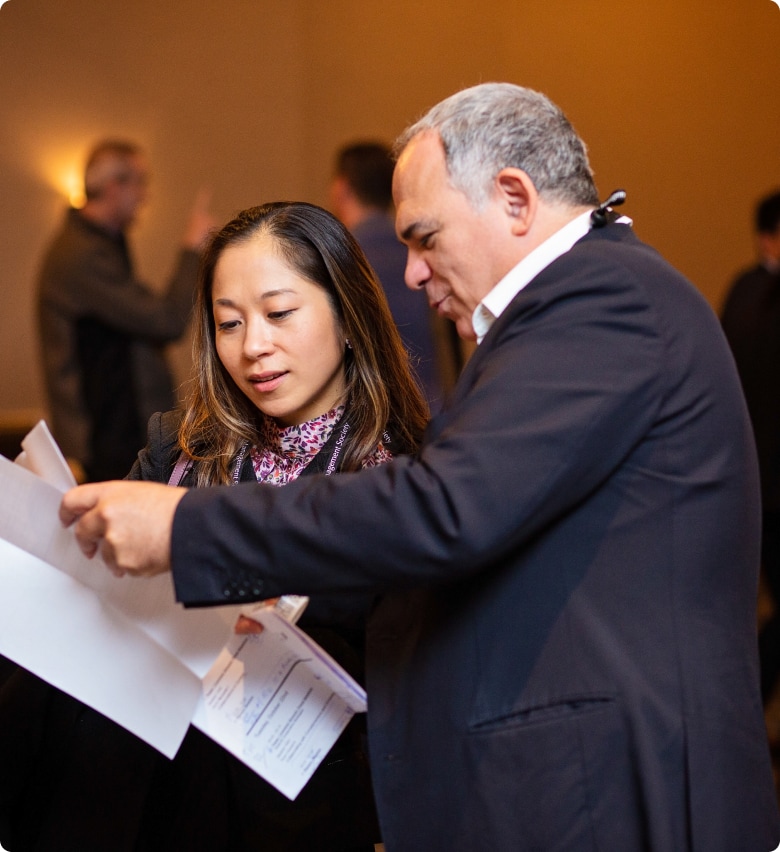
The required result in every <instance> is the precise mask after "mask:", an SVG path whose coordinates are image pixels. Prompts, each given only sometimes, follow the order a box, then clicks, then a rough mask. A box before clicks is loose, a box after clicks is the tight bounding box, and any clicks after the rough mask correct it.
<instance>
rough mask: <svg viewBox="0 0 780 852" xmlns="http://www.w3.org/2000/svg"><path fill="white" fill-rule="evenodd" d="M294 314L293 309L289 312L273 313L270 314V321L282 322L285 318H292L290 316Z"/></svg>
mask: <svg viewBox="0 0 780 852" xmlns="http://www.w3.org/2000/svg"><path fill="white" fill-rule="evenodd" d="M292 313H293V309H292V308H291V309H290V310H287V311H271V312H270V313H269V314H268V319H272V320H281V319H284V318H285V317H288V316H290V314H292Z"/></svg>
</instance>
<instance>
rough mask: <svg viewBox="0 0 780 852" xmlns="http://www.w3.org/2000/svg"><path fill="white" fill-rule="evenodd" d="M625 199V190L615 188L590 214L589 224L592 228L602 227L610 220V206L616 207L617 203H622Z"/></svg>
mask: <svg viewBox="0 0 780 852" xmlns="http://www.w3.org/2000/svg"><path fill="white" fill-rule="evenodd" d="M625 200H626V191H625V190H624V189H616V190H615V191H614V192H613V193H612V194H611V195H610V196H609V198H608V199H607V200H606V201H605V202H604V203H603V204H601V205H599V206H598V207H597V208H596V209H595V210H594V211H593V212H592V213H591V214H590V224H591V227H592V228H603V227H604V225H606V224H607V222H610V221H612V219H611V217H610V215H609V214H610V213H611V212H612V210H611V209H610V208H611V207H613V206H614V207H617V206H618V205H619V204H622V203H623V202H624V201H625Z"/></svg>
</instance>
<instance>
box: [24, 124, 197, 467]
mask: <svg viewBox="0 0 780 852" xmlns="http://www.w3.org/2000/svg"><path fill="white" fill-rule="evenodd" d="M148 180H149V174H148V167H147V163H146V158H145V156H144V154H143V152H142V151H141V149H140V148H139V146H138V145H136V144H135V143H133V142H127V141H122V140H107V141H104V142H101V143H99V144H98V145H96V146H95V148H94V149H93V150H92V152H91V154H90V155H89V158H88V160H87V164H86V169H85V173H84V187H85V194H86V199H87V201H86V204H85V205H84V207H82V208H81V209H79V210H76V209H70V210H68V211H67V212H66V214H65V219H64V221H63V223H62V226H61V228H60V230H59V231H58V233H57V234H56V235H55V237H54V238H53V240H52V242H51V244H50V246H49V248H48V250H47V252H46V254H45V257H44V259H43V264H42V267H41V271H40V277H39V283H38V322H39V337H40V346H41V356H42V363H43V370H44V380H45V387H46V394H47V398H48V409H49V418H50V426H51V429H52V432H53V434H54V437H55V438H56V440H57V442H58V443H59V445H60V448H61V449H62V451H63V453H64V454H65V456H66V458H68V459H69V460H70V461H71V466H72V467H73V468H74V472H76V473H77V474H78V475H79V477H81V478H84V477H86V478H87V479H91V480H99V479H120V478H121V477H123V476H124V475H125V474H126V473H127V471H128V470H129V469H130V466H131V465H132V463H133V460H134V459H135V456H136V453H137V452H138V448H139V447H140V446H142V445H143V442H144V436H145V433H146V422H147V420H148V419H149V417H150V416H151V415H152V414H153V413H154V412H155V411H167V410H168V409H169V408H172V407H173V405H174V404H175V402H176V399H175V396H174V389H173V380H172V377H171V372H170V369H169V367H168V364H167V362H166V360H165V354H164V347H165V344H167V343H170V342H172V341H174V340H176V339H177V338H179V337H181V336H182V335H183V334H184V331H185V329H186V327H187V322H188V320H189V317H190V312H191V311H192V300H193V293H194V289H195V281H196V278H197V271H198V258H199V252H200V250H201V249H202V247H203V243H204V241H205V239H206V237H207V235H208V232H209V229H210V228H211V226H212V225H213V220H212V219H211V217H210V215H209V214H208V212H207V210H206V203H205V198H204V197H202V196H201V197H199V199H198V201H197V203H196V205H195V207H194V208H193V210H192V213H191V215H190V220H189V223H188V225H187V229H186V232H185V234H184V237H183V240H182V248H181V252H180V254H179V258H178V261H177V264H176V268H175V271H174V274H173V276H172V277H171V280H170V283H169V284H168V287H167V288H166V289H165V291H164V292H162V293H157V292H155V291H154V290H153V289H151V288H150V287H149V286H147V285H146V284H144V283H143V282H142V281H139V280H138V279H137V277H136V275H135V271H134V268H133V261H132V257H131V253H130V249H129V246H128V242H127V231H128V229H129V228H130V226H131V225H132V224H133V222H134V221H135V218H136V216H137V214H138V211H139V210H140V208H141V206H142V205H143V204H144V202H145V201H146V197H147V184H148ZM82 471H83V473H82Z"/></svg>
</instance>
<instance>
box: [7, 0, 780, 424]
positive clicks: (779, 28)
mask: <svg viewBox="0 0 780 852" xmlns="http://www.w3.org/2000/svg"><path fill="white" fill-rule="evenodd" d="M779 35H780V9H778V7H777V5H776V4H775V3H773V2H772V1H771V0H719V2H715V0H676V2H675V1H674V0H655V2H653V0H648V2H645V3H605V2H603V0H598V2H597V0H526V2H523V0H482V2H474V1H473V0H469V1H468V2H467V0H395V2H393V3H372V2H366V0H284V2H282V1H281V0H222V2H220V3H214V2H212V0H188V2H186V3H184V2H181V3H175V2H173V0H170V2H160V0H134V2H119V1H118V0H67V2H61V0H8V2H7V3H5V5H3V6H2V8H0V104H2V107H0V189H2V197H3V210H4V213H3V214H2V216H1V217H0V258H1V259H2V266H1V267H0V268H2V281H3V286H4V310H3V312H2V314H0V411H1V410H3V409H18V408H35V407H39V406H41V405H42V400H41V391H40V381H39V376H38V368H37V354H36V348H35V332H34V324H33V315H32V305H33V289H32V287H33V280H34V274H35V268H36V265H37V262H38V258H39V256H40V252H41V250H42V247H43V245H44V244H45V241H46V239H47V238H48V236H49V234H50V233H51V231H52V229H53V228H54V227H55V224H56V221H57V219H58V217H59V215H60V210H61V206H62V198H61V195H60V193H59V191H58V190H57V189H56V188H55V186H54V185H53V178H54V177H55V176H56V174H57V173H58V172H61V171H62V170H63V169H65V168H67V167H71V168H72V167H74V166H76V165H77V164H78V163H79V161H80V158H81V156H82V154H83V151H84V148H85V147H86V146H87V145H88V144H89V142H91V141H92V140H93V139H94V138H96V137H98V136H102V135H105V134H122V135H129V136H132V137H134V138H136V139H138V140H139V141H141V142H142V143H143V144H145V145H146V146H147V147H148V149H149V151H150V154H151V157H152V160H153V166H154V172H155V179H154V187H153V199H152V203H151V204H150V206H149V208H148V210H147V212H146V215H145V216H144V218H143V220H142V222H141V223H140V225H139V227H138V228H137V229H136V233H135V234H134V243H135V247H136V256H137V260H138V264H139V266H140V268H141V270H142V271H143V272H144V273H146V274H147V275H148V276H149V277H150V278H151V279H153V280H157V281H159V280H161V279H162V278H163V276H164V275H165V274H166V272H167V270H168V268H169V266H170V263H171V260H172V255H173V247H174V245H175V243H176V240H177V237H178V234H179V231H180V229H181V225H182V223H183V220H184V217H185V214H186V210H187V205H188V203H189V200H190V198H191V197H192V196H193V194H194V193H195V191H196V189H197V187H198V186H199V185H200V184H201V183H208V184H210V185H211V186H212V187H213V190H214V204H215V210H216V212H217V214H218V215H219V216H220V217H221V218H223V219H226V218H227V217H228V216H229V215H230V214H231V213H232V212H234V211H235V210H237V209H239V208H240V207H243V206H246V205H248V204H251V203H256V202H258V201H261V200H269V199H271V198H282V197H284V198H293V197H297V198H304V199H306V200H310V201H314V202H319V203H324V202H325V200H326V186H327V180H328V175H329V171H330V166H331V157H332V152H333V149H334V148H335V147H336V146H337V145H338V144H339V143H341V142H342V141H344V140H345V139H347V138H351V137H353V136H383V137H385V138H388V139H389V138H392V137H393V136H394V135H395V134H396V133H397V132H398V131H400V130H401V129H402V127H403V126H404V124H405V123H406V122H407V121H409V120H411V119H413V118H414V117H416V116H417V115H418V114H419V113H420V112H421V111H422V110H424V109H425V108H426V107H427V106H428V105H430V104H431V103H433V102H435V101H436V100H438V99H440V98H441V97H443V96H445V95H447V94H449V93H450V92H452V91H454V90H455V89H457V88H460V87H462V86H464V85H470V84H473V83H476V82H480V81H484V80H490V79H508V80H512V81H514V82H518V83H522V84H525V85H530V86H533V87H535V88H539V89H542V90H543V91H545V92H547V93H548V94H550V95H551V96H552V97H553V99H555V100H556V101H557V102H558V103H560V104H561V106H563V107H564V109H565V110H566V112H567V113H568V114H569V116H570V118H571V119H572V121H573V122H574V124H575V126H576V127H577V128H578V130H579V131H580V132H581V133H582V135H583V136H584V137H585V139H586V140H587V141H588V143H589V146H590V150H591V156H592V160H593V164H594V167H595V169H596V173H597V179H598V183H599V186H600V189H601V191H602V194H606V193H607V192H609V190H611V189H612V188H614V187H616V186H623V187H624V188H625V189H627V190H628V193H629V201H628V203H627V205H626V208H625V210H626V212H628V213H629V214H630V215H631V216H633V218H634V220H635V226H636V229H637V231H638V233H639V234H640V236H642V237H644V238H645V239H647V240H649V241H650V242H652V243H653V244H655V245H656V246H657V247H658V248H659V249H660V250H661V251H662V252H663V253H664V254H665V255H666V256H667V257H668V258H669V259H670V260H671V261H672V262H673V263H675V264H676V265H677V266H679V267H680V268H681V269H682V270H683V271H684V272H685V273H686V274H687V275H688V276H689V277H691V278H692V279H693V281H694V282H695V283H696V284H697V286H699V287H700V289H701V290H702V291H703V292H704V293H705V295H706V296H707V298H708V299H709V300H710V302H711V303H712V304H713V306H714V307H718V306H719V305H720V301H721V299H722V296H723V293H724V288H725V286H726V284H727V281H728V279H729V277H730V276H731V275H732V273H733V272H734V271H735V269H736V268H737V267H739V266H740V265H742V264H743V263H746V262H748V261H749V260H750V259H751V252H752V245H751V238H750V215H751V209H752V206H753V203H754V200H755V198H756V197H757V196H758V195H760V194H761V193H763V192H764V191H765V190H766V189H769V188H773V187H775V186H780V162H778V151H780V145H779V144H778V143H780V111H779V110H778V106H780V98H778V94H780V91H779V90H780V51H778V50H777V45H778V43H780V38H778V36H779ZM185 361H186V350H182V349H180V352H179V356H178V363H179V365H180V370H183V369H184V366H183V365H184V362H185Z"/></svg>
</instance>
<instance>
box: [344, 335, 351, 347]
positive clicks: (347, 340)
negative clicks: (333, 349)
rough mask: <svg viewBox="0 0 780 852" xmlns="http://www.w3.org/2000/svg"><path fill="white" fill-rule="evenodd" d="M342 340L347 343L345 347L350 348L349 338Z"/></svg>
mask: <svg viewBox="0 0 780 852" xmlns="http://www.w3.org/2000/svg"><path fill="white" fill-rule="evenodd" d="M344 342H345V343H346V344H347V349H351V348H352V344H351V343H350V342H349V338H348V337H347V338H346V339H345V340H344Z"/></svg>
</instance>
